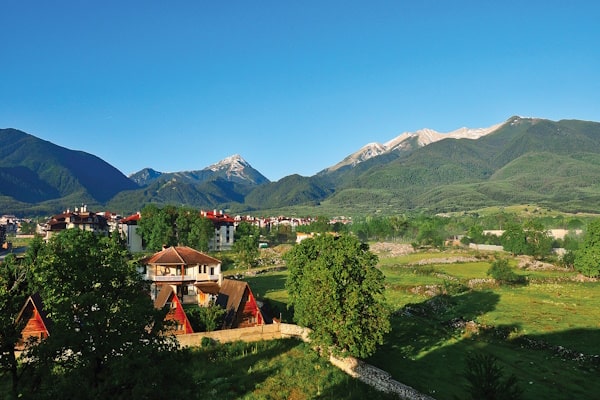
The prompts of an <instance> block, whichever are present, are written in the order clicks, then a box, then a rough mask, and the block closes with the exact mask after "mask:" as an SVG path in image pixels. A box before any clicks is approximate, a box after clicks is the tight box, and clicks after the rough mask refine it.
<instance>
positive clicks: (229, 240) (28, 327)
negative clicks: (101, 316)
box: [17, 206, 273, 346]
mask: <svg viewBox="0 0 600 400" xmlns="http://www.w3.org/2000/svg"><path fill="white" fill-rule="evenodd" d="M201 214H202V215H203V216H204V217H206V218H209V219H210V220H211V221H212V222H213V224H214V226H215V236H214V238H213V239H212V240H211V246H210V248H211V249H212V250H228V249H231V247H232V245H233V238H234V228H235V226H236V225H237V224H238V223H239V222H241V221H242V220H243V219H241V218H240V219H238V218H232V217H229V216H228V215H226V214H224V213H223V212H222V211H221V212H217V211H216V210H214V211H201ZM140 219H141V215H140V213H137V214H133V215H130V216H128V217H124V218H123V217H120V216H118V215H116V214H113V213H107V212H100V213H95V212H92V211H88V209H87V207H86V206H82V207H81V208H75V209H73V210H66V211H64V212H63V213H60V214H57V215H54V216H52V217H51V218H49V219H48V220H47V221H46V223H45V224H43V225H41V226H40V228H39V230H38V233H40V234H43V235H44V237H45V239H49V238H50V237H52V235H54V234H56V233H58V232H60V231H62V230H64V229H82V230H86V231H92V232H97V233H101V234H106V233H109V232H111V231H114V230H118V231H119V232H120V233H121V234H122V235H123V236H124V237H125V238H126V239H127V245H128V247H129V250H131V251H132V252H139V251H142V250H143V247H142V239H141V237H140V236H139V235H138V234H137V232H136V229H137V224H138V222H139V221H140ZM139 272H140V274H141V275H142V277H143V279H145V280H147V281H149V282H150V293H149V295H150V298H151V300H152V301H153V302H154V306H155V307H156V308H158V309H164V308H165V307H167V309H168V313H167V316H166V319H167V320H168V321H170V322H171V324H170V326H171V330H172V333H174V334H175V335H183V334H190V333H194V330H193V327H192V324H191V323H190V321H189V319H188V317H187V315H186V312H185V307H184V306H186V305H198V306H200V307H208V306H212V305H217V306H220V307H222V308H223V309H224V310H225V315H224V317H223V319H222V325H221V326H220V327H219V328H220V329H235V328H244V327H251V326H256V325H263V324H265V323H271V322H272V321H273V320H272V318H271V317H270V316H265V315H264V313H263V311H262V310H261V308H260V302H258V301H257V300H256V298H255V297H254V294H253V293H252V290H251V288H250V286H249V285H248V283H247V282H245V281H241V280H235V279H224V277H223V274H222V271H221V261H220V260H218V259H216V258H214V257H211V256H209V255H207V254H205V253H202V252H200V251H197V250H195V249H192V248H190V247H186V246H173V247H167V248H163V249H162V250H161V251H159V252H156V253H154V254H153V255H151V256H149V257H147V258H145V259H143V260H142V261H141V262H140V266H139ZM17 321H18V322H22V323H24V325H25V328H24V329H23V332H22V340H21V346H24V344H25V343H26V342H27V340H28V339H29V338H31V337H33V338H35V339H37V340H43V339H44V338H46V337H47V336H49V335H51V334H52V321H51V319H50V318H49V317H48V315H47V313H46V312H45V310H44V305H43V299H42V298H40V296H39V294H34V295H32V296H30V297H29V298H28V299H27V301H26V302H25V304H24V305H23V307H22V309H21V311H20V313H19V315H18V317H17Z"/></svg>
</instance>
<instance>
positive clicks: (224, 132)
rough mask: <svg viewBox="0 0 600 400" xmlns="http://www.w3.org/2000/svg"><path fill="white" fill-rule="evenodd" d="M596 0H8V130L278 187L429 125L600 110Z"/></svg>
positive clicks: (130, 161)
mask: <svg viewBox="0 0 600 400" xmlns="http://www.w3.org/2000/svg"><path fill="white" fill-rule="evenodd" d="M598 4H600V3H597V2H596V1H578V0H570V1H562V0H561V1H555V0H547V1H526V0H521V1H518V2H517V1H502V2H500V1H486V0H479V1H452V2H450V1H428V0H423V1H401V0H396V1H351V0H346V1H325V0H321V1H308V0H307V1H292V0H290V1H200V0H198V1H169V2H167V1H152V0H146V1H91V0H78V1H61V0H56V1H45V0H43V1H42V0H39V1H28V0H0V29H1V33H0V128H9V127H11V128H17V129H21V130H23V131H25V132H28V133H30V134H32V135H35V136H37V137H40V138H42V139H45V140H48V141H51V142H53V143H55V144H58V145H60V146H64V147H68V148H71V149H76V150H83V151H86V152H89V153H92V154H95V155H97V156H99V157H100V158H102V159H104V160H106V161H107V162H109V163H110V164H112V165H114V166H115V167H117V168H118V169H119V170H121V171H122V172H123V173H125V174H126V175H128V174H130V173H132V172H135V171H138V170H140V169H142V168H144V167H152V168H154V169H156V170H158V171H163V172H173V171H183V170H196V169H202V168H204V167H206V166H208V165H210V164H212V163H215V162H217V161H219V160H221V159H223V158H225V157H227V156H229V155H232V154H235V153H238V154H240V155H242V157H244V158H245V159H246V160H247V161H248V162H249V163H250V164H251V165H252V166H253V167H254V168H256V169H258V170H259V171H260V172H262V173H263V174H264V175H265V176H266V177H267V178H269V179H271V180H273V181H275V180H278V179H281V178H282V177H284V176H287V175H290V174H294V173H297V174H300V175H304V176H310V175H313V174H315V173H317V172H319V171H320V170H322V169H324V168H326V167H328V166H331V165H333V164H335V163H337V162H338V161H340V160H342V159H343V158H344V157H345V156H347V155H348V154H350V153H353V152H354V151H356V150H358V149H359V148H360V147H362V146H363V145H365V144H367V143H369V142H376V141H377V142H386V141H388V140H390V139H392V138H394V137H396V136H397V135H399V134H401V133H402V132H405V131H415V130H418V129H421V128H431V129H435V130H437V131H440V132H449V131H452V130H455V129H457V128H460V127H462V126H467V127H471V128H479V127H487V126H491V125H494V124H496V123H499V122H502V121H504V120H506V119H507V118H509V117H510V116H512V115H523V116H536V117H542V118H549V119H552V120H559V119H584V120H593V121H600V23H599V22H598V21H600V5H598Z"/></svg>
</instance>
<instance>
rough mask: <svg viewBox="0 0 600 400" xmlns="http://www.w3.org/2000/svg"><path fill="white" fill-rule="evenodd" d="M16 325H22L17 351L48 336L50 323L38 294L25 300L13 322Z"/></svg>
mask: <svg viewBox="0 0 600 400" xmlns="http://www.w3.org/2000/svg"><path fill="white" fill-rule="evenodd" d="M15 322H16V324H17V325H20V324H24V325H25V326H24V327H23V330H22V331H21V340H20V341H19V343H17V346H16V347H17V349H18V350H22V349H24V348H25V346H26V344H27V343H28V342H31V341H40V340H43V339H45V338H47V337H48V336H50V330H51V329H52V321H51V320H50V319H49V318H48V315H47V313H46V311H45V310H44V303H43V302H42V298H41V297H40V295H39V294H38V293H35V294H33V295H31V296H29V297H28V298H27V300H26V301H25V304H24V305H23V307H22V308H21V311H19V314H18V315H17V318H16V320H15Z"/></svg>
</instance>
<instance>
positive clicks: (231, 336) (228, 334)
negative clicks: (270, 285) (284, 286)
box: [177, 324, 282, 347]
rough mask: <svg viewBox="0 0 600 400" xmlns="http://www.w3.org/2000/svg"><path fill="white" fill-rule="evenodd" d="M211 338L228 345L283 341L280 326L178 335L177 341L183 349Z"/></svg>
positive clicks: (260, 326)
mask: <svg viewBox="0 0 600 400" xmlns="http://www.w3.org/2000/svg"><path fill="white" fill-rule="evenodd" d="M205 337H207V338H210V339H212V340H214V341H217V342H219V343H228V342H235V341H238V340H241V341H243V342H256V341H259V340H272V339H281V338H282V336H281V331H280V329H279V324H269V325H259V326H254V327H251V328H239V329H223V330H220V331H213V332H200V333H191V334H189V335H178V336H177V340H178V341H179V344H180V345H181V346H182V347H196V346H200V345H201V344H202V339H203V338H205Z"/></svg>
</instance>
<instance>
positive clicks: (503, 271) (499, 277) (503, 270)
mask: <svg viewBox="0 0 600 400" xmlns="http://www.w3.org/2000/svg"><path fill="white" fill-rule="evenodd" d="M487 274H488V275H491V276H492V278H494V279H495V280H496V281H498V282H499V283H502V284H503V283H508V284H519V283H525V277H524V276H522V275H519V274H516V273H515V272H514V271H513V270H512V268H510V266H509V265H508V260H507V259H505V258H500V259H497V260H494V262H492V264H491V266H490V268H489V269H488V271H487Z"/></svg>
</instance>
